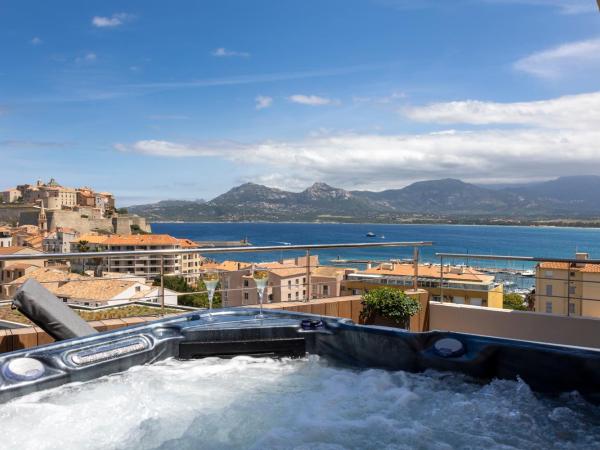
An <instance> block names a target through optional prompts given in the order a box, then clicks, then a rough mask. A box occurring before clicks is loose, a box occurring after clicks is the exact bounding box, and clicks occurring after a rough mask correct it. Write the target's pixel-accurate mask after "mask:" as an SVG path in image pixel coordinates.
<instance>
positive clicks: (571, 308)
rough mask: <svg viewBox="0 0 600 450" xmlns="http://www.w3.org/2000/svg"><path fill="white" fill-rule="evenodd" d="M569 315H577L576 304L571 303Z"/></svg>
mask: <svg viewBox="0 0 600 450" xmlns="http://www.w3.org/2000/svg"><path fill="white" fill-rule="evenodd" d="M569 314H575V303H569Z"/></svg>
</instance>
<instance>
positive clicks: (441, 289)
mask: <svg viewBox="0 0 600 450" xmlns="http://www.w3.org/2000/svg"><path fill="white" fill-rule="evenodd" d="M440 303H444V256H443V255H440Z"/></svg>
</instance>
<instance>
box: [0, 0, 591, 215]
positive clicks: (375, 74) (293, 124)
mask: <svg viewBox="0 0 600 450" xmlns="http://www.w3.org/2000/svg"><path fill="white" fill-rule="evenodd" d="M0 54H1V55H2V58H1V60H0V189H5V188H9V187H13V186H15V185H17V184H23V183H27V182H34V181H35V180H37V179H43V180H48V179H49V178H50V177H54V178H56V179H57V180H58V181H59V182H60V183H61V184H63V185H66V186H81V185H88V186H91V187H93V188H95V189H98V190H102V191H111V192H113V193H114V194H115V195H116V197H117V201H118V203H119V204H120V205H131V204H140V203H149V202H154V201H157V200H161V199H197V198H203V199H211V198H213V197H215V196H217V195H219V194H221V193H223V192H225V191H227V190H228V189H230V188H231V187H233V186H235V185H238V184H241V183H244V182H255V183H261V184H266V185H268V186H272V187H278V188H282V189H288V190H292V191H300V190H302V189H304V188H306V187H307V186H309V185H311V184H312V183H314V182H318V181H320V182H326V183H329V184H331V185H333V186H336V187H342V188H346V189H369V190H383V189H389V188H398V187H402V186H405V185H407V184H410V183H412V182H414V181H419V180H426V179H438V178H460V179H463V180H465V181H469V182H474V183H484V184H485V183H522V182H529V181H540V180H545V179H550V178H554V177H557V176H562V175H578V174H596V175H600V76H599V74H600V13H599V12H598V6H597V5H596V2H595V0H452V1H449V0H302V1H292V0H255V1H250V0H243V1H242V0H238V1H231V0H215V1H212V0H205V1H191V0H190V1H177V0H171V1H169V2H166V1H153V0H140V1H128V2H126V1H111V0H103V1H85V2H82V1H80V0H77V1H52V2H40V1H30V0H2V1H0Z"/></svg>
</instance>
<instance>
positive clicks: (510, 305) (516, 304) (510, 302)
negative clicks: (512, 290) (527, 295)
mask: <svg viewBox="0 0 600 450" xmlns="http://www.w3.org/2000/svg"><path fill="white" fill-rule="evenodd" d="M502 307H503V308H504V309H516V310H518V311H527V309H528V308H527V303H526V302H525V300H524V299H523V297H521V296H520V295H519V294H504V300H503V302H502Z"/></svg>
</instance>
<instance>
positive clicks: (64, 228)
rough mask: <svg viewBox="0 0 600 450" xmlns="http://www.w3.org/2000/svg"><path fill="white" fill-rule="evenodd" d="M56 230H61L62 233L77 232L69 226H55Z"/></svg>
mask: <svg viewBox="0 0 600 450" xmlns="http://www.w3.org/2000/svg"><path fill="white" fill-rule="evenodd" d="M56 231H58V232H62V233H72V234H75V233H77V230H75V229H73V228H69V227H58V228H56Z"/></svg>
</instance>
